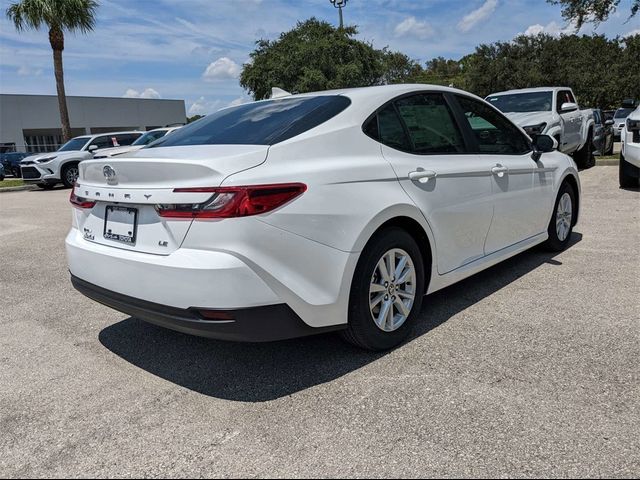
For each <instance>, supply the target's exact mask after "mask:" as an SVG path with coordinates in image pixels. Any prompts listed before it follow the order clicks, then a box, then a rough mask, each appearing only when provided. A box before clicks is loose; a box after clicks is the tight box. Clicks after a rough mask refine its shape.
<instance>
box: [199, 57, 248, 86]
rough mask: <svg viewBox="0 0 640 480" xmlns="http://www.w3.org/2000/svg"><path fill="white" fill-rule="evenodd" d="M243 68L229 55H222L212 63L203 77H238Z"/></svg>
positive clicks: (208, 79) (206, 78)
mask: <svg viewBox="0 0 640 480" xmlns="http://www.w3.org/2000/svg"><path fill="white" fill-rule="evenodd" d="M241 70H242V68H241V67H240V65H238V64H237V63H236V62H234V61H233V60H231V59H230V58H229V57H220V58H219V59H217V60H216V61H215V62H213V63H210V64H209V66H208V67H207V69H206V70H205V72H204V73H203V74H202V78H204V79H205V80H206V81H214V80H223V79H228V78H238V77H239V76H240V72H241Z"/></svg>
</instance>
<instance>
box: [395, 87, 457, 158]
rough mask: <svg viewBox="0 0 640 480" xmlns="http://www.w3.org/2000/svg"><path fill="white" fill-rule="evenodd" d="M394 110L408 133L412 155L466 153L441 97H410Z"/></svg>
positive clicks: (398, 101) (400, 102) (425, 95)
mask: <svg viewBox="0 0 640 480" xmlns="http://www.w3.org/2000/svg"><path fill="white" fill-rule="evenodd" d="M396 106H397V108H398V112H399V113H400V117H401V118H402V120H403V121H404V123H405V125H406V127H407V130H408V132H409V137H410V139H411V144H412V151H413V153H416V154H418V155H425V154H436V153H462V152H464V151H465V145H464V141H463V139H462V134H461V133H460V130H459V129H458V126H457V125H456V123H455V120H454V118H453V115H452V113H451V111H450V110H449V107H448V106H447V103H446V101H445V99H444V97H443V96H442V95H441V94H438V93H424V94H418V95H412V96H410V97H405V98H401V99H399V100H397V101H396Z"/></svg>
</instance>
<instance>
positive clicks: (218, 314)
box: [198, 310, 236, 322]
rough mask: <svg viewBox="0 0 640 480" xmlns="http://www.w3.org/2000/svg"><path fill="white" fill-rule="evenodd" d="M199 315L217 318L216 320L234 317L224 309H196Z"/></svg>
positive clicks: (209, 318) (230, 319)
mask: <svg viewBox="0 0 640 480" xmlns="http://www.w3.org/2000/svg"><path fill="white" fill-rule="evenodd" d="M198 313H199V314H200V316H201V317H202V318H203V319H205V320H218V321H229V322H231V321H234V320H235V319H236V317H234V316H233V314H231V313H229V312H225V311H224V310H198Z"/></svg>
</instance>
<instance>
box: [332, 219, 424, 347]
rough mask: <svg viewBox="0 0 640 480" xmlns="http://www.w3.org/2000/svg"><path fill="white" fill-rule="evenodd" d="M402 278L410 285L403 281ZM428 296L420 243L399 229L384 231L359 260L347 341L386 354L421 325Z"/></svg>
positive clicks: (352, 294)
mask: <svg viewBox="0 0 640 480" xmlns="http://www.w3.org/2000/svg"><path fill="white" fill-rule="evenodd" d="M391 262H393V263H394V264H395V265H396V271H395V272H393V273H390V272H389V270H391V268H389V267H390V266H391ZM401 263H402V264H403V265H404V266H403V267H401V265H400V264H401ZM383 270H384V272H386V276H387V277H388V278H386V279H385V278H384V275H383ZM396 274H398V275H400V276H402V277H403V278H404V280H405V281H403V282H402V283H400V282H398V279H396V278H395V275H396ZM425 291H426V288H425V266H424V261H423V257H422V254H421V253H420V248H419V247H418V244H417V243H416V241H415V240H414V239H413V237H412V236H411V235H409V233H408V232H407V231H406V230H403V229H401V228H398V227H391V228H387V229H385V230H382V231H380V232H379V233H377V234H376V235H375V236H374V237H373V238H372V239H371V240H370V241H369V243H368V244H367V246H366V247H365V249H364V250H363V252H362V254H361V255H360V259H359V260H358V264H357V266H356V270H355V273H354V276H353V282H352V284H351V292H350V296H349V323H348V327H347V329H346V330H345V331H344V332H342V336H343V338H344V339H345V340H346V341H348V342H349V343H352V344H353V345H356V346H358V347H360V348H363V349H366V350H373V351H382V350H389V349H391V348H393V347H396V346H398V345H399V344H401V343H402V342H403V341H405V340H406V338H407V337H408V336H409V334H410V333H411V330H412V329H413V327H414V325H415V323H416V318H417V317H418V315H419V314H420V309H421V307H422V298H423V296H424V293H425ZM394 299H395V302H394V301H393V300H394ZM400 303H401V304H402V305H404V307H402V305H400ZM372 305H373V307H372ZM387 312H389V313H387Z"/></svg>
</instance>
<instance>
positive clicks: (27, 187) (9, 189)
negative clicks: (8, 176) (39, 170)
mask: <svg viewBox="0 0 640 480" xmlns="http://www.w3.org/2000/svg"><path fill="white" fill-rule="evenodd" d="M37 189H38V187H37V186H36V185H22V186H20V187H6V188H0V193H4V192H24V191H27V190H37Z"/></svg>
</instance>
